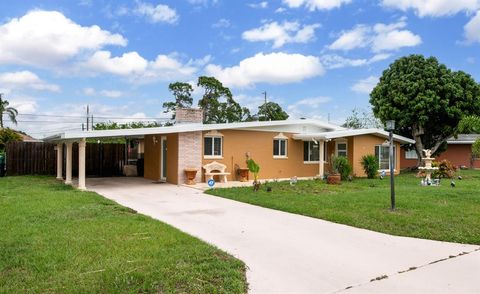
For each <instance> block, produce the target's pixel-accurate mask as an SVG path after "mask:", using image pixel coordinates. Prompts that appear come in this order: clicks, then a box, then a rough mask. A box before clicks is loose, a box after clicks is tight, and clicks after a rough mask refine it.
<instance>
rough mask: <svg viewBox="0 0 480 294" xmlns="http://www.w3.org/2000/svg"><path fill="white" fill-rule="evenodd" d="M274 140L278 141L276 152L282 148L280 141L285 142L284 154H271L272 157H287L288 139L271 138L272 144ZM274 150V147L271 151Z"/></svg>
mask: <svg viewBox="0 0 480 294" xmlns="http://www.w3.org/2000/svg"><path fill="white" fill-rule="evenodd" d="M275 141H278V152H279V153H281V152H282V148H280V147H281V143H280V142H281V141H284V142H285V155H281V154H277V155H276V154H273V158H275V159H285V158H288V139H285V138H273V144H275ZM274 151H275V148H274V149H273V150H272V153H273V152H274Z"/></svg>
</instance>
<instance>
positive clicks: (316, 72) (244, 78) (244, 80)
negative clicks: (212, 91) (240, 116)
mask: <svg viewBox="0 0 480 294" xmlns="http://www.w3.org/2000/svg"><path fill="white" fill-rule="evenodd" d="M205 70H206V72H207V74H209V75H212V76H215V77H216V78H218V79H219V80H220V81H221V82H222V83H224V84H226V85H228V86H233V87H249V86H253V85H254V84H256V83H269V84H287V83H294V82H300V81H302V80H305V79H309V78H313V77H316V76H320V75H322V74H323V73H324V69H323V66H322V64H321V63H320V60H319V58H318V57H315V56H305V55H301V54H288V53H281V52H279V53H270V54H264V53H257V54H256V55H255V56H252V57H249V58H246V59H244V60H242V61H240V63H239V64H238V65H235V66H232V67H225V68H223V67H221V66H219V65H213V64H209V65H208V66H207V67H206V68H205Z"/></svg>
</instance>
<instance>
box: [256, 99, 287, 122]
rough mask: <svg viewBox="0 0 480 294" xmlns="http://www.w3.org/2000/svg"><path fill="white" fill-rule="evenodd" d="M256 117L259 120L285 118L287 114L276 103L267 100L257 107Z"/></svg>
mask: <svg viewBox="0 0 480 294" xmlns="http://www.w3.org/2000/svg"><path fill="white" fill-rule="evenodd" d="M257 117H258V120H260V121H269V120H286V119H287V118H288V114H287V113H286V112H285V111H284V110H283V109H282V107H281V106H280V105H278V104H277V103H275V102H267V103H264V104H262V105H260V106H259V107H258V113H257Z"/></svg>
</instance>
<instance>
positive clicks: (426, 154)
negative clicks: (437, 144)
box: [423, 149, 432, 158]
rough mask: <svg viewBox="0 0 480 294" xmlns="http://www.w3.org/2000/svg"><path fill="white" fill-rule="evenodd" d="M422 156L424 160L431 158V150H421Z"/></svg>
mask: <svg viewBox="0 0 480 294" xmlns="http://www.w3.org/2000/svg"><path fill="white" fill-rule="evenodd" d="M423 154H424V155H425V158H432V150H430V149H423Z"/></svg>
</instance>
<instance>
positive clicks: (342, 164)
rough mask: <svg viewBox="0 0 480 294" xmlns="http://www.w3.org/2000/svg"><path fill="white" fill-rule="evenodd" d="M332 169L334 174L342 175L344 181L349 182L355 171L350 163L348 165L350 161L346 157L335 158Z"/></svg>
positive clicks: (333, 158)
mask: <svg viewBox="0 0 480 294" xmlns="http://www.w3.org/2000/svg"><path fill="white" fill-rule="evenodd" d="M332 168H333V172H334V173H339V174H340V176H341V178H342V180H347V179H348V176H349V175H350V174H351V173H352V170H353V169H352V166H351V165H350V163H348V159H347V158H346V157H344V156H333V157H332Z"/></svg>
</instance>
